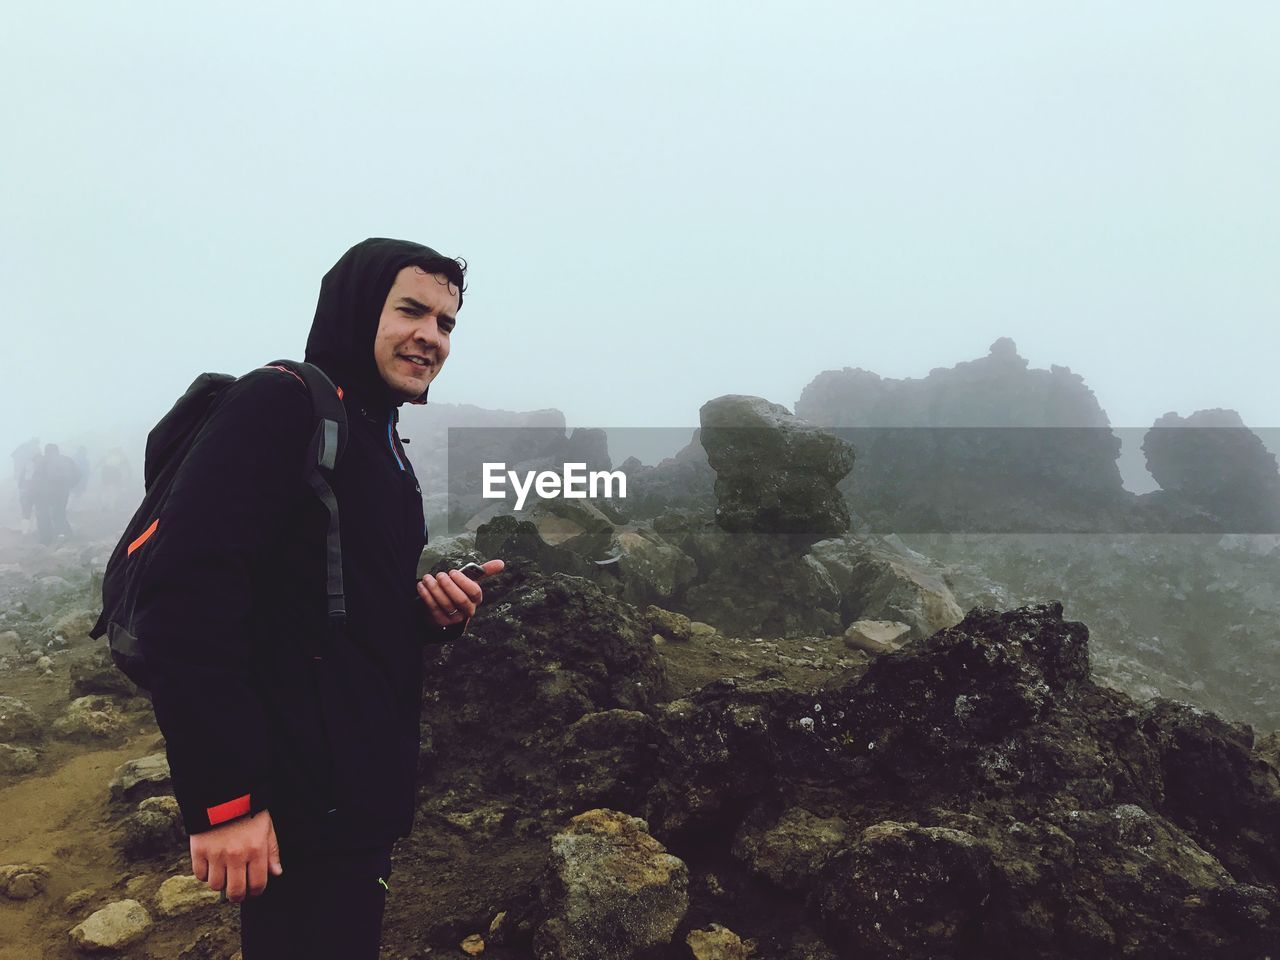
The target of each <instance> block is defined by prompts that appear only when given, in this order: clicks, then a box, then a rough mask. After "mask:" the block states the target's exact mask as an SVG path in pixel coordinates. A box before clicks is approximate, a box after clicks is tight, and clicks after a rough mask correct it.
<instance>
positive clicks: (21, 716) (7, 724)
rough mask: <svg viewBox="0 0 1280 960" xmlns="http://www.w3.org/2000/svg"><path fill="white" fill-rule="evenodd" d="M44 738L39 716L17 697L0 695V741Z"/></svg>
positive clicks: (26, 741) (14, 741)
mask: <svg viewBox="0 0 1280 960" xmlns="http://www.w3.org/2000/svg"><path fill="white" fill-rule="evenodd" d="M43 739H44V728H43V726H42V725H41V723H40V718H39V717H38V716H37V715H36V712H35V711H34V710H32V709H31V708H30V707H29V706H27V705H26V704H25V703H23V702H22V701H21V700H19V699H18V698H17V697H0V742H3V743H35V742H37V741H40V740H43Z"/></svg>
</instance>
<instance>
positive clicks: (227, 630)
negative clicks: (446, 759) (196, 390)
mask: <svg viewBox="0 0 1280 960" xmlns="http://www.w3.org/2000/svg"><path fill="white" fill-rule="evenodd" d="M464 271H465V264H461V263H459V262H458V261H455V260H452V259H450V258H447V257H444V256H441V255H440V254H438V253H437V252H436V251H434V250H432V249H431V248H429V247H424V246H421V245H420V244H415V243H409V242H406V241H400V240H387V239H370V240H366V241H364V242H363V243H359V244H357V245H356V246H354V247H352V248H351V249H350V250H348V251H347V253H346V254H344V255H343V256H342V258H341V259H340V260H339V261H338V262H337V264H335V265H334V267H333V268H332V269H331V270H330V271H329V272H328V273H327V274H326V275H325V277H324V280H323V282H322V283H321V287H320V297H319V302H318V304H317V307H316V314H315V319H314V321H313V323H312V326H311V333H310V336H309V337H308V340H307V349H306V357H305V359H307V360H308V361H311V362H313V363H315V364H316V365H318V366H319V367H321V368H322V369H323V370H324V371H325V372H326V373H327V374H328V375H329V377H330V379H331V380H332V381H333V382H334V384H335V385H336V386H337V388H338V391H339V394H340V396H341V397H342V400H343V403H344V405H345V407H346V410H347V420H348V439H347V446H346V450H345V452H344V453H343V455H342V458H341V459H340V460H339V462H338V465H337V468H336V471H335V473H334V477H333V488H334V492H335V494H336V497H337V500H338V504H339V512H340V517H341V534H342V553H343V573H344V580H345V589H346V604H347V626H346V631H345V635H342V636H331V635H330V633H329V631H330V627H329V623H328V619H327V609H326V592H325V584H326V566H325V528H326V527H325V514H324V510H323V507H322V506H321V504H320V502H319V500H318V499H317V498H316V497H315V495H314V494H313V493H312V491H311V489H310V487H309V486H308V485H307V483H306V479H305V476H304V471H303V464H304V462H305V459H306V458H305V454H306V445H307V442H308V441H309V439H310V434H311V429H312V425H313V410H312V405H311V400H310V397H309V395H308V393H307V391H306V389H305V386H304V385H303V384H302V382H301V381H300V380H299V379H298V378H297V377H296V376H295V375H294V374H293V373H292V372H291V371H289V370H287V369H286V368H283V367H264V368H261V369H259V370H256V371H254V372H252V373H250V374H247V375H246V376H244V377H241V378H240V379H239V380H237V381H236V382H235V383H234V384H231V385H230V386H228V387H227V388H226V391H225V396H224V397H223V398H222V399H221V400H220V402H219V405H218V407H217V409H216V411H215V412H214V413H213V414H212V416H211V418H210V420H209V422H208V424H207V426H206V427H205V429H203V430H202V432H201V434H200V436H199V439H198V440H197V441H196V442H195V444H194V445H193V447H192V450H191V452H190V453H189V454H188V456H187V457H186V459H185V460H184V461H183V464H182V466H181V468H180V470H179V473H178V474H177V475H176V477H175V479H174V481H173V484H172V487H171V489H170V492H169V495H168V498H167V499H166V501H165V502H164V503H163V504H162V505H161V517H162V520H163V522H161V523H160V524H159V525H158V527H157V528H156V532H155V534H154V535H153V536H152V537H151V542H150V543H149V544H148V553H149V556H148V558H147V560H146V567H145V570H144V573H143V574H142V575H141V577H140V585H139V588H138V590H139V593H138V599H137V601H136V605H135V613H136V615H137V616H138V618H139V628H140V629H139V636H140V637H145V638H151V641H150V645H149V646H148V648H147V650H146V651H145V652H146V656H147V659H148V663H149V664H154V668H155V676H156V679H155V681H154V685H153V689H152V702H153V706H154V708H155V713H156V719H157V722H158V723H159V725H160V728H161V730H162V731H163V733H164V735H165V740H166V748H167V752H168V757H169V764H170V769H171V772H172V776H173V786H174V792H175V794H176V796H177V799H178V804H179V807H180V809H181V811H182V816H183V820H184V822H185V825H186V829H187V832H188V834H189V835H190V838H191V863H192V870H193V872H194V874H195V876H196V877H197V878H199V879H200V880H202V881H206V882H207V883H208V885H209V886H210V888H211V889H214V890H222V891H224V892H225V896H226V897H227V899H229V900H232V901H236V902H240V903H242V906H241V936H242V945H243V952H244V958H245V960H258V958H269V957H277V956H279V957H286V956H287V957H294V956H299V957H300V956H306V957H309V958H315V957H329V956H333V957H343V958H344V960H351V958H359V957H369V958H371V960H372V958H376V957H377V955H378V943H379V938H380V931H381V921H382V910H383V905H384V897H385V894H386V892H387V890H389V884H388V883H387V878H388V875H389V872H390V855H391V847H392V844H393V843H394V841H395V840H396V839H397V838H399V837H404V836H407V835H408V834H409V831H410V829H411V827H412V824H413V818H414V809H415V793H416V783H415V780H416V772H417V761H418V750H419V727H418V718H419V713H420V709H421V696H422V645H423V644H424V643H428V642H440V641H444V640H451V639H454V638H456V637H457V636H458V635H459V634H461V633H462V632H463V631H464V630H465V629H466V625H467V622H468V620H469V619H470V617H471V616H472V615H473V614H474V613H475V610H476V606H477V605H478V604H479V603H481V602H482V600H483V594H482V591H481V589H480V586H479V585H478V584H477V583H475V582H474V581H472V580H470V579H468V578H467V577H465V576H464V575H463V574H461V573H460V572H458V571H456V570H455V571H451V572H450V573H448V574H445V573H441V574H439V575H438V576H437V577H431V576H429V575H428V576H426V577H423V578H422V580H421V581H417V582H416V583H415V578H416V575H417V573H416V571H417V563H418V559H419V556H420V555H421V553H422V548H423V546H424V545H425V543H426V540H427V528H426V524H425V522H424V516H423V508H422V494H421V489H420V488H419V485H418V482H417V479H416V477H415V476H414V472H413V467H412V465H411V464H410V463H409V459H408V457H407V456H406V455H405V452H404V449H403V447H402V446H401V444H400V438H399V436H398V435H397V433H396V422H397V420H398V419H399V410H398V407H399V405H400V404H401V403H404V402H410V403H425V402H426V398H427V390H428V387H429V385H430V383H431V381H432V380H434V379H435V377H436V375H437V374H438V373H439V372H440V368H441V367H442V366H443V364H444V361H445V359H446V358H447V357H448V355H449V345H450V334H451V333H452V330H453V327H454V324H455V323H456V317H457V313H458V310H459V308H460V307H461V305H462V291H463V280H464ZM484 568H485V572H486V573H487V574H488V573H496V572H497V571H499V570H501V569H502V561H501V560H490V561H489V562H488V563H486V564H484ZM318 639H321V640H327V644H326V645H327V647H328V650H329V652H328V654H327V656H325V657H324V658H323V659H322V660H320V661H316V659H315V657H314V646H315V641H317V640H318ZM286 867H287V868H288V871H287V872H286V871H285V868H286ZM269 877H270V882H269V883H268V878H269Z"/></svg>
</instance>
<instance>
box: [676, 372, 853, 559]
mask: <svg viewBox="0 0 1280 960" xmlns="http://www.w3.org/2000/svg"><path fill="white" fill-rule="evenodd" d="M698 415H699V419H700V421H701V424H702V432H701V435H700V439H701V441H702V446H703V447H704V448H705V449H706V451H707V461H708V462H709V463H710V465H711V468H712V469H713V470H715V472H716V482H715V494H716V501H717V503H716V522H717V523H718V524H719V525H720V527H721V528H722V529H724V530H726V531H728V532H730V533H754V534H766V535H772V536H781V537H785V538H786V539H787V540H788V541H790V542H792V543H793V544H804V543H813V542H814V541H816V540H820V539H822V538H823V537H830V536H838V535H840V534H842V533H844V532H845V531H846V530H848V529H849V509H848V507H847V506H846V505H845V502H844V499H843V497H842V496H841V495H840V493H839V491H838V490H837V488H836V484H838V483H839V482H840V480H841V479H842V478H843V477H844V476H845V475H846V474H848V473H849V471H850V470H851V469H853V449H852V448H851V447H850V446H849V445H848V444H846V443H844V441H842V440H840V439H838V438H836V437H833V436H831V435H830V434H828V433H826V432H824V431H822V430H820V429H818V428H817V427H815V426H814V425H812V424H810V423H807V422H805V421H803V420H801V419H798V418H797V417H794V416H792V415H791V412H790V411H789V410H787V408H786V407H783V406H781V405H779V404H776V403H770V402H769V401H768V400H764V399H762V398H761V397H748V396H741V395H728V396H723V397H717V398H716V399H714V400H709V401H707V402H706V403H704V404H703V405H702V408H701V409H700V410H699V412H698Z"/></svg>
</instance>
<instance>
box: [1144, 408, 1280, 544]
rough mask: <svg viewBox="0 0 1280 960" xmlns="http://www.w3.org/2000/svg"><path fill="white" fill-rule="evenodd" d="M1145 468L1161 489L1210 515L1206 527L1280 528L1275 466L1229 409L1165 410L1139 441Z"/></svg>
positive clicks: (1238, 529) (1279, 484)
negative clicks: (1183, 412)
mask: <svg viewBox="0 0 1280 960" xmlns="http://www.w3.org/2000/svg"><path fill="white" fill-rule="evenodd" d="M1142 452H1143V454H1145V455H1146V461H1147V470H1148V471H1150V473H1151V476H1152V477H1154V478H1155V481H1156V482H1157V483H1158V484H1160V488H1161V491H1162V492H1163V493H1164V494H1166V495H1169V496H1170V497H1171V498H1173V499H1174V500H1175V501H1179V500H1180V501H1185V502H1186V503H1188V504H1190V505H1191V506H1193V507H1196V508H1200V509H1201V510H1203V511H1205V512H1206V513H1208V514H1209V515H1211V517H1212V518H1213V521H1214V522H1213V525H1212V526H1209V527H1207V529H1211V530H1224V531H1231V532H1238V533H1277V532H1280V471H1278V470H1277V468H1276V457H1275V454H1273V453H1271V451H1269V450H1268V449H1267V448H1266V446H1264V445H1263V443H1262V440H1261V439H1260V438H1259V437H1258V435H1257V434H1256V433H1254V432H1253V431H1252V430H1250V429H1249V428H1248V427H1246V426H1245V424H1244V421H1243V420H1242V419H1241V418H1240V415H1239V414H1238V413H1236V411H1234V410H1224V409H1221V408H1215V409H1212V410H1197V411H1196V412H1195V413H1193V414H1191V416H1189V417H1185V418H1184V417H1180V416H1178V415H1177V414H1176V413H1172V412H1170V413H1166V414H1165V415H1164V416H1162V417H1159V418H1158V419H1157V420H1156V421H1155V423H1154V424H1152V426H1151V429H1150V430H1148V431H1147V433H1146V436H1145V437H1143V440H1142Z"/></svg>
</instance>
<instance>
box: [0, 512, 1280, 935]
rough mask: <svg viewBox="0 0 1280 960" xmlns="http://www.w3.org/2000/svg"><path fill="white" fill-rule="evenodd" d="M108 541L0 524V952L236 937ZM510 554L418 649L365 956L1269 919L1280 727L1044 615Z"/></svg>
mask: <svg viewBox="0 0 1280 960" xmlns="http://www.w3.org/2000/svg"><path fill="white" fill-rule="evenodd" d="M498 526H501V525H498ZM484 536H485V534H484V532H483V531H482V533H481V539H483V538H484ZM109 546H110V543H109V541H104V540H89V541H84V542H80V543H78V544H75V545H67V546H63V547H60V548H56V549H54V550H42V549H40V548H37V547H34V546H32V545H31V544H30V543H28V542H26V541H24V540H21V539H19V538H15V537H10V539H9V540H8V541H7V542H6V543H5V544H3V547H2V548H0V549H3V551H5V553H4V557H3V560H4V565H3V566H0V590H3V592H4V602H5V608H4V609H3V611H2V614H3V620H0V637H2V638H3V639H0V643H5V644H7V649H6V651H5V653H4V654H3V659H4V662H3V663H2V664H0V697H4V698H8V699H3V700H0V742H4V743H7V744H9V749H7V750H4V751H3V758H4V761H3V762H4V763H5V764H6V766H5V768H4V771H5V772H4V773H3V774H2V775H3V777H4V781H3V783H4V784H5V785H4V786H2V787H0V849H3V851H4V852H3V855H0V960H10V958H13V960H17V958H19V957H22V958H26V957H30V956H34V955H40V956H45V957H52V958H59V957H61V958H71V957H76V956H81V955H83V954H85V953H86V952H89V951H99V950H105V951H107V952H108V953H114V954H115V955H123V956H129V957H136V958H161V957H166V958H168V957H181V958H188V960H192V958H219V960H222V958H230V957H232V956H233V954H234V953H235V951H236V944H237V942H238V939H237V937H238V934H237V921H236V908H234V907H233V906H231V905H227V904H222V903H219V902H218V901H217V900H216V898H214V897H212V896H210V895H209V894H208V891H206V890H202V889H201V888H200V885H199V884H196V883H192V882H190V881H188V880H187V879H186V878H187V874H188V871H189V862H188V858H187V856H186V838H185V837H183V836H182V833H181V829H180V827H179V826H178V820H177V817H176V811H175V809H174V807H173V801H172V798H171V796H169V789H168V782H167V768H166V766H165V763H164V758H163V742H162V740H160V739H159V736H158V731H157V730H156V728H155V726H154V723H153V721H152V720H151V718H150V714H149V712H148V708H147V702H146V700H145V699H144V698H140V697H138V696H136V695H135V694H134V692H133V691H131V690H130V689H129V687H128V685H127V684H126V683H123V682H122V680H121V678H120V676H119V675H118V674H116V673H114V671H113V670H112V669H111V668H110V667H109V665H108V664H107V663H106V662H105V661H104V659H103V657H102V651H101V650H100V649H99V645H98V644H96V643H93V642H91V641H89V640H87V638H85V637H84V635H83V630H84V629H86V628H87V624H88V622H90V620H91V614H92V612H93V609H94V604H95V598H94V578H93V570H94V567H95V565H96V564H97V563H99V562H100V561H101V559H103V552H104V550H105V548H107V547H109ZM837 559H838V558H837ZM511 560H512V562H511V566H510V568H509V570H508V571H507V572H504V574H502V575H500V576H499V577H495V578H494V579H493V580H492V581H490V582H488V583H487V584H486V594H487V602H486V605H485V607H484V608H483V610H482V612H481V614H480V615H479V616H477V617H476V618H475V619H474V621H473V623H472V626H471V630H470V631H469V635H468V638H467V639H466V640H465V641H464V642H459V643H454V644H449V645H443V646H438V647H432V648H428V649H427V650H426V651H425V656H426V658H427V667H428V670H427V676H428V680H427V689H426V704H425V709H424V713H423V717H422V729H423V747H422V752H421V763H420V782H421V802H420V808H419V816H418V821H417V825H416V828H415V832H414V835H413V836H412V837H411V838H409V839H408V840H406V841H404V842H402V843H401V844H400V845H399V847H398V848H397V850H396V855H395V865H394V870H393V874H392V881H393V882H392V893H391V896H390V897H389V899H388V908H387V917H386V924H385V936H384V944H385V949H384V952H383V955H384V956H385V957H397V958H399V957H412V958H418V957H434V956H467V955H476V954H478V953H480V952H481V951H482V952H483V955H486V956H490V957H498V958H511V960H515V958H522V960H523V958H537V960H560V958H564V960H570V958H576V960H609V958H638V960H640V958H648V960H659V958H661V960H666V958H677V957H678V958H690V957H693V958H697V960H717V958H722V960H723V958H747V957H752V958H776V960H833V958H844V957H851V958H852V957H857V958H916V957H919V958H937V960H945V958H954V960H959V958H979V957H982V958H986V957H1006V956H1007V957H1013V956H1017V957H1030V958H1068V957H1082V956H1091V957H1143V958H1146V957H1149V958H1152V960H1154V958H1171V957H1172V958H1182V957H1185V958H1188V960H1190V958H1195V960H1201V958H1210V957H1223V958H1226V957H1231V958H1262V957H1266V956H1271V955H1272V951H1273V950H1274V947H1275V945H1276V944H1278V943H1280V898H1278V896H1277V892H1276V887H1277V883H1280V839H1278V838H1277V833H1276V826H1275V825H1276V823H1278V822H1280V776H1278V774H1277V767H1276V763H1277V760H1278V759H1280V742H1278V741H1277V738H1276V737H1275V736H1274V735H1272V736H1270V737H1261V736H1256V735H1255V733H1254V731H1253V730H1252V729H1251V728H1249V727H1247V726H1244V725H1242V724H1236V723H1232V722H1230V721H1228V720H1225V719H1220V718H1219V717H1217V716H1215V715H1214V714H1212V713H1208V712H1206V711H1204V710H1202V709H1199V708H1196V707H1193V706H1190V705H1189V704H1186V703H1181V702H1178V701H1173V700H1163V699H1158V698H1157V699H1153V700H1149V701H1146V702H1139V701H1137V700H1134V699H1132V698H1130V697H1129V696H1128V695H1126V694H1124V693H1122V692H1119V691H1117V690H1114V689H1111V688H1108V687H1105V686H1100V685H1098V684H1096V683H1095V682H1094V680H1093V679H1092V677H1091V673H1090V646H1089V631H1088V628H1087V627H1086V626H1085V625H1084V624H1082V623H1079V622H1073V621H1072V620H1070V619H1068V618H1065V617H1064V616H1063V611H1062V607H1061V606H1060V605H1058V604H1053V603H1049V604H1041V605H1036V606H1025V607H1021V608H1018V609H1013V610H1004V611H1001V610H997V609H991V608H983V607H977V608H974V609H971V610H969V612H968V613H967V615H966V616H965V617H964V618H963V620H961V621H960V622H959V623H957V624H955V625H953V626H950V627H948V628H946V629H941V630H927V629H917V628H915V627H913V626H912V625H909V624H906V623H902V624H897V623H895V622H892V621H882V622H874V623H873V622H868V621H862V622H861V624H860V626H859V627H858V629H850V630H848V631H844V632H841V633H835V634H831V633H822V632H815V633H812V634H808V635H805V634H797V635H793V636H789V637H784V638H779V637H758V636H750V635H736V636H735V635H726V634H724V633H722V632H720V631H718V630H717V629H716V628H715V626H714V625H712V624H708V623H702V622H698V621H696V620H690V619H689V618H688V617H686V616H684V615H682V614H680V613H678V612H676V611H672V610H669V609H664V608H661V607H658V606H655V605H637V604H633V603H630V602H627V601H626V600H623V599H621V598H620V597H618V596H615V595H612V594H611V593H610V592H609V591H607V590H605V589H602V588H601V587H600V586H598V585H597V584H595V583H592V582H590V581H588V580H587V579H584V578H583V577H578V576H573V575H569V574H565V573H562V572H546V571H544V570H540V569H538V567H537V565H536V564H535V563H533V562H531V561H530V562H522V560H521V559H520V557H519V556H518V555H517V556H513V557H512V558H511ZM827 560H828V562H830V563H835V562H836V560H833V559H832V558H831V557H828V558H827ZM50 578H56V579H50Z"/></svg>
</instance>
